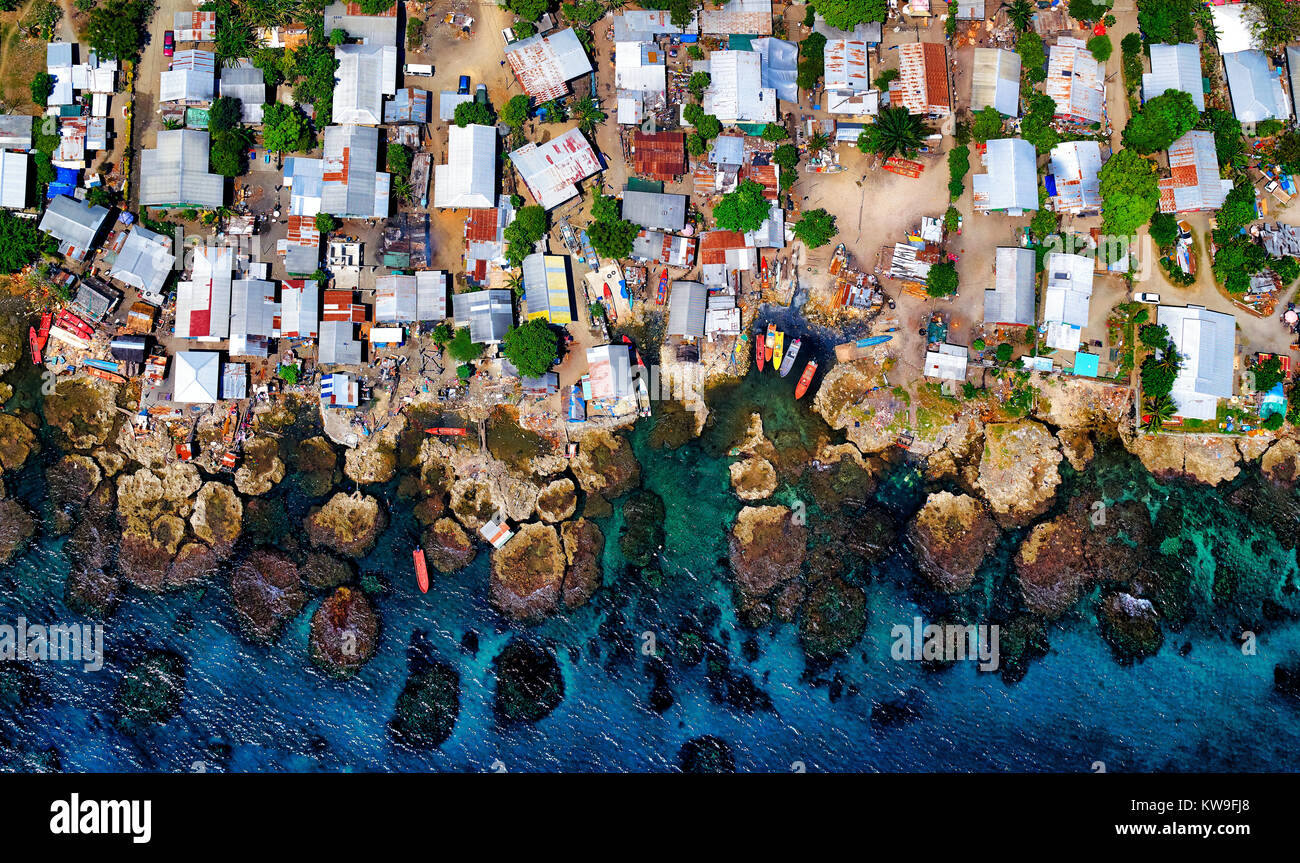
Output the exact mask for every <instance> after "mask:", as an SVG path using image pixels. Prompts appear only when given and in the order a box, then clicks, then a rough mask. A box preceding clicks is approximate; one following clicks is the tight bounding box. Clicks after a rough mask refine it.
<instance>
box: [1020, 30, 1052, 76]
mask: <svg viewBox="0 0 1300 863" xmlns="http://www.w3.org/2000/svg"><path fill="white" fill-rule="evenodd" d="M1016 53H1017V54H1019V55H1020V65H1021V68H1022V69H1023V70H1024V75H1025V77H1026V78H1028V79H1029V80H1030V81H1031V82H1038V81H1042V80H1044V79H1046V78H1047V70H1046V69H1045V68H1044V67H1045V66H1046V65H1047V51H1046V49H1044V48H1043V37H1042V36H1039V35H1038V34H1037V33H1035V32H1033V31H1032V30H1031V31H1029V32H1027V33H1021V34H1020V38H1019V39H1017V40H1016Z"/></svg>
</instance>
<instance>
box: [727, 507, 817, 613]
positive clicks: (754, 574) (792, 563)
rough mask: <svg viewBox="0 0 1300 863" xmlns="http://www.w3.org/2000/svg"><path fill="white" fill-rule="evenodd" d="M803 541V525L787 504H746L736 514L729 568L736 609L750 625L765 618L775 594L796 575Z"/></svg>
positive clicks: (804, 548)
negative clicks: (733, 584) (793, 515)
mask: <svg viewBox="0 0 1300 863" xmlns="http://www.w3.org/2000/svg"><path fill="white" fill-rule="evenodd" d="M807 541H808V530H807V528H806V527H805V526H804V525H803V524H800V523H796V520H795V519H792V518H791V513H790V509H789V508H788V507H785V506H747V507H744V508H743V509H741V511H740V513H739V514H738V515H737V516H736V523H735V524H734V525H732V527H731V533H730V536H729V537H728V547H729V549H730V552H731V553H730V561H731V572H732V576H733V578H734V579H735V586H736V592H737V594H738V596H739V603H738V606H739V609H738V610H739V611H740V612H741V614H742V616H743V617H744V619H746V621H747V622H748V623H750V625H754V626H758V625H762V624H763V623H764V622H766V621H767V620H768V619H769V618H770V617H771V615H772V613H773V609H774V607H776V606H778V594H779V593H780V592H781V590H782V589H784V588H786V587H787V586H789V585H790V584H791V583H792V582H794V581H795V580H796V579H797V578H798V577H799V571H800V568H801V567H802V566H803V559H804V554H805V551H806V547H807ZM783 605H788V604H783ZM792 610H793V609H791V611H792ZM787 616H788V615H787Z"/></svg>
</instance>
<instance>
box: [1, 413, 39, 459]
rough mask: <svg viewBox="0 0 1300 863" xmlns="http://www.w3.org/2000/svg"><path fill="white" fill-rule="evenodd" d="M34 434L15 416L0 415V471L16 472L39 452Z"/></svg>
mask: <svg viewBox="0 0 1300 863" xmlns="http://www.w3.org/2000/svg"><path fill="white" fill-rule="evenodd" d="M40 448H41V444H40V442H39V441H38V440H37V438H36V433H35V432H34V431H32V429H31V428H30V427H29V426H28V425H27V423H25V422H23V421H22V419H21V418H20V417H18V416H17V415H15V414H0V471H9V470H18V468H20V467H22V466H23V465H24V464H26V463H27V459H28V457H29V456H31V455H32V453H35V452H39V451H40Z"/></svg>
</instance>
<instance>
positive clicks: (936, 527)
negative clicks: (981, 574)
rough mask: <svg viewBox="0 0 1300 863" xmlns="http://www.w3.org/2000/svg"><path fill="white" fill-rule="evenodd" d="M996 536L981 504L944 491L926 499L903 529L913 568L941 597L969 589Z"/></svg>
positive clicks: (989, 518)
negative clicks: (914, 564)
mask: <svg viewBox="0 0 1300 863" xmlns="http://www.w3.org/2000/svg"><path fill="white" fill-rule="evenodd" d="M1000 535H1001V531H1000V530H999V529H998V526H997V524H996V523H995V522H994V521H993V518H992V516H991V515H990V514H989V511H988V507H986V506H985V505H984V504H983V503H982V502H980V501H979V500H977V499H976V498H973V497H971V496H970V495H967V494H962V495H955V494H952V493H951V492H947V491H941V492H936V493H935V494H932V495H930V496H929V497H928V498H927V499H926V501H925V506H923V507H921V510H920V511H919V512H917V514H916V516H915V517H914V518H913V519H912V522H911V524H909V525H908V528H907V539H908V542H909V544H910V546H911V548H912V553H913V555H914V556H915V558H916V563H917V567H918V568H919V569H920V570H921V573H922V574H923V575H924V576H925V577H926V578H927V579H929V581H930V584H931V585H933V586H934V588H935V590H939V591H943V592H944V593H960V592H961V591H963V590H966V589H967V588H968V587H970V586H971V582H972V581H973V580H974V578H975V572H976V570H978V569H979V568H980V566H981V565H982V564H983V563H984V561H985V559H986V558H987V557H988V555H989V553H990V552H991V551H993V547H994V546H995V545H996V544H997V541H998V537H999V536H1000Z"/></svg>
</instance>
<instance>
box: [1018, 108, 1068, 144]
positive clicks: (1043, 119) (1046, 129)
mask: <svg viewBox="0 0 1300 863" xmlns="http://www.w3.org/2000/svg"><path fill="white" fill-rule="evenodd" d="M1055 116H1056V102H1055V100H1053V99H1052V97H1051V96H1048V95H1047V94H1046V93H1034V94H1033V95H1031V96H1030V97H1029V98H1028V99H1027V100H1026V102H1025V116H1024V117H1022V118H1021V120H1020V137H1022V138H1024V139H1025V140H1026V141H1028V142H1029V143H1031V144H1033V145H1034V149H1035V150H1037V151H1038V152H1039V153H1046V152H1048V151H1049V150H1051V149H1052V148H1053V147H1055V146H1056V145H1057V144H1058V143H1060V141H1061V136H1060V135H1058V134H1057V133H1056V128H1055V127H1054V126H1053V125H1052V121H1053V119H1054V118H1055Z"/></svg>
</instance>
